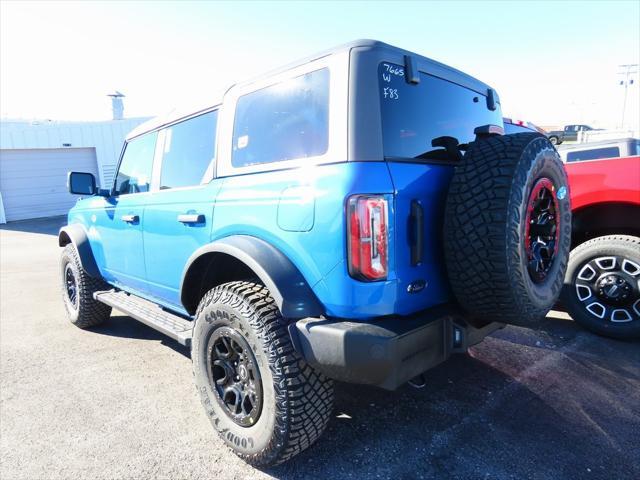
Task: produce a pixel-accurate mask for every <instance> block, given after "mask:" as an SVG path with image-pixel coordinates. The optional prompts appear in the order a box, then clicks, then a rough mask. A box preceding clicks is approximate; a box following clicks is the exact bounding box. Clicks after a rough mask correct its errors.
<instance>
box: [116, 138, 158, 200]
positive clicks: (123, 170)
mask: <svg viewBox="0 0 640 480" xmlns="http://www.w3.org/2000/svg"><path fill="white" fill-rule="evenodd" d="M157 137H158V132H152V133H147V134H145V135H143V136H141V137H138V138H134V139H133V140H131V141H129V142H127V146H126V148H125V150H124V155H123V157H122V161H121V162H120V168H119V170H118V176H117V177H116V185H115V190H116V193H118V194H120V195H123V194H127V193H141V192H148V191H149V184H150V183H151V168H152V167H153V155H154V152H155V149H156V138H157Z"/></svg>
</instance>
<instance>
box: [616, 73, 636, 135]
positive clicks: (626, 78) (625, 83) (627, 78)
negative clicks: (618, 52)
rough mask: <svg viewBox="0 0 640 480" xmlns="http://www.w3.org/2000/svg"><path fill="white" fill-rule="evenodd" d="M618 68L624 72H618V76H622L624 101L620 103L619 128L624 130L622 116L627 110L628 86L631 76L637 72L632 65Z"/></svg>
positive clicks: (630, 82) (621, 83) (631, 82)
mask: <svg viewBox="0 0 640 480" xmlns="http://www.w3.org/2000/svg"><path fill="white" fill-rule="evenodd" d="M618 66H619V67H620V68H622V69H624V71H622V72H618V75H624V79H622V80H620V85H623V86H624V101H623V103H622V121H621V123H620V128H621V129H624V114H625V110H626V109H627V90H628V88H629V85H633V78H631V75H633V74H634V73H638V70H637V69H636V68H637V66H638V64H637V63H633V64H629V65H618Z"/></svg>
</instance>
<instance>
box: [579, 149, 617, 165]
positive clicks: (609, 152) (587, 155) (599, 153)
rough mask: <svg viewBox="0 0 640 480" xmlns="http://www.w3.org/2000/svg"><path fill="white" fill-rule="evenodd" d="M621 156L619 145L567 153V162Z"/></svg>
mask: <svg viewBox="0 0 640 480" xmlns="http://www.w3.org/2000/svg"><path fill="white" fill-rule="evenodd" d="M619 156H620V148H619V147H605V148H594V149H591V150H582V151H579V152H569V153H567V162H582V161H584V160H598V159H601V158H617V157H619Z"/></svg>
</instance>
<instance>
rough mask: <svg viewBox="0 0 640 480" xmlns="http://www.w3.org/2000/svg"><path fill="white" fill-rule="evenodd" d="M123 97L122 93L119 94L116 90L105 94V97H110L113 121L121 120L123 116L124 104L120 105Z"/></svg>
mask: <svg viewBox="0 0 640 480" xmlns="http://www.w3.org/2000/svg"><path fill="white" fill-rule="evenodd" d="M124 96H125V95H124V93H120V92H119V91H117V90H114V91H113V92H111V93H108V94H107V97H111V110H112V112H113V120H122V116H123V114H124V104H123V103H122V99H123V98H124Z"/></svg>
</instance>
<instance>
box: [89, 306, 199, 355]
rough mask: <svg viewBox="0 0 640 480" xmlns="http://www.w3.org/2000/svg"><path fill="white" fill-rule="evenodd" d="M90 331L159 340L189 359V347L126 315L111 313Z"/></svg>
mask: <svg viewBox="0 0 640 480" xmlns="http://www.w3.org/2000/svg"><path fill="white" fill-rule="evenodd" d="M91 331H92V332H94V333H98V334H100V335H106V336H110V337H119V338H131V339H136V340H152V341H156V342H160V343H161V344H162V345H165V346H167V347H169V348H170V349H172V350H174V351H175V352H177V353H180V354H182V355H184V356H185V357H187V358H189V359H190V358H191V353H190V352H189V348H187V347H185V346H184V345H180V344H179V343H178V342H176V341H175V340H173V339H171V338H169V337H167V336H166V335H164V334H162V333H160V332H158V331H157V330H154V329H153V328H151V327H148V326H147V325H145V324H144V323H140V322H138V321H137V320H134V319H133V318H131V317H129V316H127V315H119V314H115V315H114V314H112V315H111V317H109V319H108V320H107V321H106V322H105V323H103V324H102V325H99V326H97V327H94V328H92V329H91Z"/></svg>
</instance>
